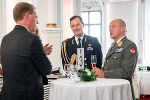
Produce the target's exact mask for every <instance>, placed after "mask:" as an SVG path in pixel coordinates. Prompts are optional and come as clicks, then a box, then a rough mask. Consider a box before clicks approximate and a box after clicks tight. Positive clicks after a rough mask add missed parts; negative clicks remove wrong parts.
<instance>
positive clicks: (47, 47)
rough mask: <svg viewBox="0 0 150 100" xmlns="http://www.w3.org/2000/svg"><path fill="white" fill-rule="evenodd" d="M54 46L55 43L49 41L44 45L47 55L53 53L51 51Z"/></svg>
mask: <svg viewBox="0 0 150 100" xmlns="http://www.w3.org/2000/svg"><path fill="white" fill-rule="evenodd" d="M52 47H53V45H49V43H47V44H46V45H45V46H44V50H45V53H46V55H50V54H51V52H52Z"/></svg>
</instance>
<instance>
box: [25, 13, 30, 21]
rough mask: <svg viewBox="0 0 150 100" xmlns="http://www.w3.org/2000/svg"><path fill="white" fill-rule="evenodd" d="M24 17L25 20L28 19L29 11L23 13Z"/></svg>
mask: <svg viewBox="0 0 150 100" xmlns="http://www.w3.org/2000/svg"><path fill="white" fill-rule="evenodd" d="M24 19H25V20H26V21H27V20H28V19H29V13H28V12H26V13H25V15H24Z"/></svg>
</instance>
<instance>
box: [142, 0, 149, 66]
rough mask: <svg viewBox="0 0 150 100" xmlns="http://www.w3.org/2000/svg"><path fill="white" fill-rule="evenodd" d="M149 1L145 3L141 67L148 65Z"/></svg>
mask: <svg viewBox="0 0 150 100" xmlns="http://www.w3.org/2000/svg"><path fill="white" fill-rule="evenodd" d="M149 11H150V1H149V0H147V1H146V2H145V12H144V13H145V17H144V21H145V22H144V26H145V27H144V46H143V47H144V48H143V52H144V55H143V65H150V58H149V55H150V45H149V43H150V34H149V32H150V12H149Z"/></svg>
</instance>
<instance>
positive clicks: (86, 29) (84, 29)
mask: <svg viewBox="0 0 150 100" xmlns="http://www.w3.org/2000/svg"><path fill="white" fill-rule="evenodd" d="M83 33H84V34H86V35H88V34H89V33H88V26H87V25H85V26H84V28H83Z"/></svg>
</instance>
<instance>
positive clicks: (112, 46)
mask: <svg viewBox="0 0 150 100" xmlns="http://www.w3.org/2000/svg"><path fill="white" fill-rule="evenodd" d="M116 44H117V43H116V42H114V43H112V45H111V47H110V49H109V52H111V50H112V49H113V48H114V47H115V45H116Z"/></svg>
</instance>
